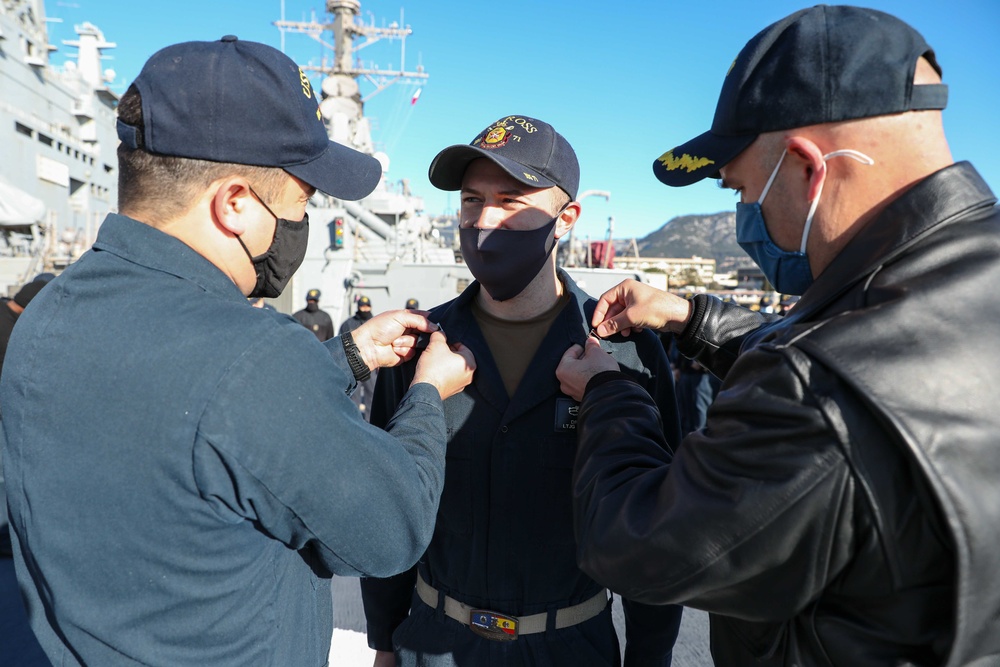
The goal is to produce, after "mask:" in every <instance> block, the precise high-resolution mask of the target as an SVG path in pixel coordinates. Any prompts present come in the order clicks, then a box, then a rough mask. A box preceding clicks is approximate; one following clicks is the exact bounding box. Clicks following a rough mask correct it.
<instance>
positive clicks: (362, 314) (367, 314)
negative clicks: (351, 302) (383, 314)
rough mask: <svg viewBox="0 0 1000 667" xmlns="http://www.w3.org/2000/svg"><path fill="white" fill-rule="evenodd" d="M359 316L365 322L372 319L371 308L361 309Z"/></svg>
mask: <svg viewBox="0 0 1000 667" xmlns="http://www.w3.org/2000/svg"><path fill="white" fill-rule="evenodd" d="M357 317H358V319H359V320H364V321H365V322H367V321H368V320H370V319H371V318H372V311H370V310H359V311H358V312H357Z"/></svg>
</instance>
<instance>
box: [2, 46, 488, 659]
mask: <svg viewBox="0 0 1000 667" xmlns="http://www.w3.org/2000/svg"><path fill="white" fill-rule="evenodd" d="M118 133H119V137H120V138H121V141H122V143H121V145H120V147H119V149H118V150H119V163H118V168H119V173H120V183H121V187H120V189H119V209H120V211H121V214H112V215H109V216H108V217H107V218H106V219H105V221H104V223H103V225H102V226H101V228H100V232H99V234H98V237H97V241H96V242H95V243H94V246H93V250H91V251H90V252H88V253H87V254H86V255H84V256H83V257H82V258H81V259H80V260H79V261H77V262H76V263H74V264H73V265H72V266H70V267H69V268H68V269H67V270H66V271H65V272H64V273H62V274H61V275H60V276H59V277H58V278H56V279H55V280H53V281H52V282H51V283H50V284H49V285H48V286H47V287H46V288H45V289H44V290H42V291H41V293H40V294H39V295H38V296H37V297H36V298H35V300H34V301H33V302H32V304H31V308H28V309H26V310H25V312H24V314H23V315H22V316H21V319H20V321H19V322H18V325H17V327H16V328H15V330H14V334H13V336H12V337H11V341H10V346H9V350H8V353H9V356H8V362H7V366H6V368H4V373H3V381H2V385H0V399H2V402H3V406H4V415H3V434H4V436H5V437H4V441H5V442H4V446H5V449H4V451H3V457H4V463H5V466H6V469H7V473H8V475H7V483H8V501H9V506H10V512H11V525H12V527H13V537H14V540H13V542H14V544H13V546H14V557H15V561H16V566H17V573H18V579H19V583H20V586H21V590H22V592H23V594H24V596H25V598H26V603H27V604H26V606H27V608H28V610H29V615H30V621H31V627H32V630H33V631H34V632H35V634H36V635H37V636H38V639H39V641H40V643H41V645H42V647H43V648H44V650H45V652H46V654H47V655H48V657H49V659H50V660H51V661H52V663H53V664H56V665H83V664H87V665H137V664H150V665H151V664H162V665H234V666H236V665H238V666H240V667H242V666H244V665H275V666H279V665H281V666H283V665H323V664H326V663H327V661H328V659H329V657H328V653H329V648H330V638H331V635H332V609H331V596H330V586H329V578H330V576H331V573H336V574H342V575H355V576H356V575H362V574H369V575H371V574H376V575H390V574H392V573H394V572H397V571H400V570H403V569H405V568H407V567H409V566H410V565H412V563H413V562H414V561H415V560H416V559H417V557H418V556H419V555H420V554H421V553H422V552H423V551H424V549H425V547H426V544H427V543H428V541H429V540H430V535H431V530H432V528H433V523H434V513H435V510H436V507H437V503H438V498H439V495H440V491H441V487H442V482H443V475H444V458H445V438H446V436H445V422H444V417H443V410H442V399H443V398H447V397H449V396H450V395H451V394H453V393H455V392H456V391H460V390H461V389H462V387H463V386H464V385H465V384H466V383H467V382H468V381H469V380H470V379H471V374H472V368H473V365H474V361H473V360H472V357H471V355H470V354H469V353H468V351H467V350H464V349H462V348H460V347H458V348H457V350H458V351H457V352H455V351H453V350H452V349H449V347H448V345H447V344H446V342H445V340H444V336H443V335H442V334H441V333H440V332H437V331H434V333H432V334H431V336H430V342H429V345H428V346H427V348H426V349H425V350H424V351H423V355H422V356H421V359H420V361H419V362H418V363H417V364H416V367H415V375H414V378H413V383H412V386H411V387H409V388H408V390H407V391H406V397H405V398H404V400H403V401H402V403H401V404H400V410H399V414H398V415H397V418H396V421H395V423H394V425H393V426H392V428H390V429H389V430H388V432H386V431H382V430H380V429H376V428H373V427H370V426H369V425H368V424H366V423H365V422H364V420H362V419H361V417H360V416H359V415H358V412H357V410H356V409H355V408H354V406H353V405H352V404H351V401H350V399H349V398H348V396H347V394H348V393H349V391H350V390H351V389H352V388H353V386H354V384H355V382H356V381H357V380H360V379H364V378H365V377H367V375H368V373H369V372H370V371H371V370H372V369H374V368H376V367H377V366H380V365H392V364H396V363H399V362H400V361H402V360H404V359H407V358H409V357H410V356H412V353H413V349H414V345H415V343H416V334H417V333H419V332H425V333H426V332H431V331H433V330H434V329H435V327H434V325H433V324H431V323H430V322H429V321H427V320H426V319H425V318H424V317H422V316H421V315H420V314H418V313H410V312H406V311H402V310H399V311H395V312H392V313H386V314H384V315H383V316H381V317H377V318H373V319H372V320H371V321H370V322H369V323H368V324H367V325H366V326H363V327H359V328H358V329H356V330H355V331H353V332H352V334H353V335H345V336H343V337H339V338H335V339H332V340H330V341H328V342H326V343H325V344H323V343H319V342H318V341H316V339H315V338H314V337H313V336H312V335H311V334H310V333H309V332H307V331H306V330H305V329H303V328H302V327H301V326H300V325H299V324H298V323H297V322H296V321H295V320H294V319H292V318H291V317H288V316H286V315H281V314H279V313H277V312H275V311H264V312H261V311H259V310H256V309H254V308H251V307H249V306H248V305H247V299H246V297H248V296H251V297H254V296H265V297H268V298H274V297H276V296H278V295H279V294H280V292H281V291H282V289H283V288H284V286H285V284H286V283H287V281H288V279H289V278H290V277H291V276H292V274H293V273H294V271H295V270H296V269H297V268H298V266H299V265H300V264H301V262H302V259H303V253H304V252H305V247H306V240H307V238H308V216H307V215H306V213H305V208H306V202H307V201H308V199H309V197H310V195H311V194H312V193H313V192H314V190H321V191H322V192H325V193H327V194H329V195H331V196H333V197H337V198H342V199H359V198H361V197H364V196H365V195H367V194H368V193H369V192H371V191H372V189H373V188H374V187H375V185H376V183H377V182H378V179H379V171H380V170H379V166H378V162H377V161H376V160H374V159H373V158H370V157H368V156H365V155H363V154H360V153H357V152H355V151H353V150H351V149H348V148H346V147H344V146H340V145H338V144H336V143H333V142H331V141H329V139H328V138H327V135H326V130H325V128H324V126H323V123H322V121H321V120H320V118H319V116H318V112H317V103H316V99H315V97H314V95H313V93H312V91H311V89H310V88H309V86H308V79H307V78H306V77H305V76H304V75H302V73H301V70H299V69H298V67H297V66H296V65H295V64H294V63H293V62H292V61H291V60H290V59H289V58H288V57H286V56H285V55H284V54H282V53H281V52H280V51H277V50H276V49H273V48H272V47H270V46H265V45H264V44H258V43H254V42H245V41H240V40H237V39H236V38H235V37H232V36H227V37H223V38H222V40H220V41H217V42H188V43H184V44H177V45H174V46H170V47H167V48H165V49H163V50H161V51H159V52H157V53H155V54H154V55H153V56H152V57H151V58H150V59H149V61H148V62H147V63H146V65H145V66H144V67H143V69H142V71H141V72H140V74H139V77H138V78H137V79H136V81H135V82H134V84H133V85H132V86H131V87H130V88H129V89H128V91H127V92H126V94H125V95H124V96H123V97H122V99H121V102H120V104H119V106H118Z"/></svg>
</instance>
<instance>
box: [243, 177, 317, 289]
mask: <svg viewBox="0 0 1000 667" xmlns="http://www.w3.org/2000/svg"><path fill="white" fill-rule="evenodd" d="M250 192H251V193H253V196H254V197H256V198H257V201H259V202H260V203H261V206H263V207H264V208H266V209H267V212H268V213H270V214H271V215H273V216H274V220H275V223H274V238H273V239H271V245H270V247H268V249H267V250H266V251H264V253H263V254H260V255H257V256H256V257H254V256H253V255H251V254H250V250H248V249H247V246H246V244H245V243H243V239H241V238H240V237H239V236H237V237H236V240H237V241H239V242H240V245H241V246H243V252H245V253H246V254H247V257H249V258H250V263H251V264H253V269H254V272H255V273H256V274H257V284H256V285H255V286H254V288H253V291H251V292H250V294H249V296H251V297H267V298H269V299H273V298H275V297H277V296H278V295H279V294H281V291H282V290H283V289H285V285H287V284H288V281H289V280H291V278H292V275H293V274H294V273H295V271H296V270H297V269H298V268H299V266H301V265H302V260H304V259H305V258H306V247H307V246H308V244H309V214H308V213H306V214H305V215H303V216H302V219H301V220H298V221H296V220H286V219H284V218H279V217H278V216H277V215H275V214H274V211H272V210H271V208H270V207H269V206H268V205H267V204H265V203H264V200H263V199H261V198H260V195H258V194H257V193H256V192H254V191H253V188H251V189H250Z"/></svg>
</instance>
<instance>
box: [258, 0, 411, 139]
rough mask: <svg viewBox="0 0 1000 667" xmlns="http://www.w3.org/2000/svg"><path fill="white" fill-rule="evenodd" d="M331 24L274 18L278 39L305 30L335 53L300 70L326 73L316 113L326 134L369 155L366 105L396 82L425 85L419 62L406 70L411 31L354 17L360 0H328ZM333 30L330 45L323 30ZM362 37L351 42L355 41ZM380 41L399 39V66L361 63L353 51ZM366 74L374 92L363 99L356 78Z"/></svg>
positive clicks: (356, 15)
mask: <svg viewBox="0 0 1000 667" xmlns="http://www.w3.org/2000/svg"><path fill="white" fill-rule="evenodd" d="M326 11H327V13H328V14H329V15H330V17H331V19H332V20H330V21H329V22H326V23H320V22H318V21H317V20H316V18H315V17H313V19H312V20H311V21H286V20H284V17H282V20H280V21H275V23H274V25H276V26H277V27H278V29H279V30H281V33H282V39H283V38H284V34H285V33H286V32H295V33H303V34H306V35H309V36H310V37H311V38H313V39H314V40H316V41H317V42H319V43H320V44H322V45H323V46H325V47H327V48H328V49H330V50H331V51H333V59H332V64H328V63H327V62H326V58H324V59H323V62H322V64H320V65H303V66H302V69H303V70H304V71H309V72H319V73H321V74H323V75H325V76H324V79H323V83H322V85H321V86H320V89H321V90H322V91H323V101H322V102H321V103H320V113H322V115H323V118H324V119H325V120H326V123H327V129H328V133H329V135H330V138H331V139H333V140H334V141H337V142H339V143H344V144H347V145H350V146H352V147H354V148H356V149H357V150H360V151H363V152H366V153H369V154H370V153H372V152H373V146H372V141H371V129H370V126H369V124H368V119H367V118H365V116H364V103H365V102H366V101H368V100H369V99H371V98H372V97H373V96H375V95H377V94H378V93H380V92H382V91H383V90H385V89H386V88H388V87H389V86H391V85H393V84H395V83H410V84H414V83H416V84H420V83H423V82H424V81H425V80H426V79H427V78H428V75H427V73H426V72H424V69H423V67H422V66H419V65H418V66H417V69H416V70H415V71H407V70H406V38H407V37H408V36H409V35H410V34H412V32H413V31H412V30H411V29H410V27H409V26H403V25H401V22H402V13H401V14H400V19H401V22H400V23H398V24H397V23H395V22H393V23H391V24H390V25H389V26H387V27H382V28H379V27H376V26H375V24H374V19H372V22H371V23H369V24H365V23H363V22H361V21H359V20H358V18H357V17H358V14H359V13H360V12H361V2H360V1H359V0H326ZM327 32H330V33H332V34H333V44H330V43H329V42H327V41H325V40H324V38H323V37H324V34H325V33H327ZM360 38H363V39H364V41H363V42H361V43H359V44H357V45H355V43H354V42H355V40H356V39H360ZM381 39H390V40H399V42H400V67H399V69H382V68H379V67H378V66H376V65H370V66H364V65H362V63H361V61H360V59H359V58H356V54H357V53H358V51H360V50H361V49H363V48H365V47H367V46H371V45H372V44H374V43H376V42H378V41H379V40H381ZM360 78H364V79H365V80H366V81H367V82H368V83H370V84H371V85H372V86H373V87H374V90H373V91H372V92H371V93H369V94H367V95H365V96H364V97H362V95H361V92H360V89H359V87H358V79H360Z"/></svg>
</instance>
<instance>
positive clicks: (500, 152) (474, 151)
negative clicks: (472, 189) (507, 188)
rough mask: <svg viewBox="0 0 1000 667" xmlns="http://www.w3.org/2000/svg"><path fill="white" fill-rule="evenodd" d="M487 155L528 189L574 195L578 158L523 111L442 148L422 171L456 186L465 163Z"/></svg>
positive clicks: (459, 184)
mask: <svg viewBox="0 0 1000 667" xmlns="http://www.w3.org/2000/svg"><path fill="white" fill-rule="evenodd" d="M481 157H484V158H487V159H488V160H492V161H493V162H495V163H496V164H498V165H499V166H500V167H501V168H502V169H503V170H504V171H506V172H507V173H508V174H510V176H511V177H512V178H513V179H514V180H516V181H518V182H520V183H523V184H524V185H528V186H530V187H533V188H551V187H553V186H554V187H558V188H561V189H562V190H563V191H564V192H565V193H566V194H568V195H569V197H570V199H576V193H577V189H578V188H579V187H580V163H579V162H578V161H577V159H576V152H575V151H574V150H573V147H572V146H570V145H569V142H568V141H566V139H565V138H564V137H563V136H562V135H561V134H559V133H558V132H556V131H555V130H554V129H553V128H552V126H551V125H549V124H548V123H546V122H543V121H540V120H538V119H536V118H530V117H528V116H504V117H503V118H501V119H500V120H498V121H497V122H495V123H492V124H490V125H489V126H488V127H487V128H486V129H485V130H483V131H482V132H480V133H479V134H477V135H476V138H475V139H473V140H472V141H471V142H470V143H468V144H456V145H454V146H449V147H448V148H445V149H444V150H442V151H441V152H440V153H438V154H437V156H435V158H434V161H433V162H431V167H430V170H429V171H428V176H429V178H430V181H431V183H432V184H433V185H434V186H435V187H437V188H440V189H441V190H461V189H462V178H463V177H464V176H465V170H466V168H467V167H468V166H469V163H470V162H472V161H473V160H476V159H478V158H481Z"/></svg>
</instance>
